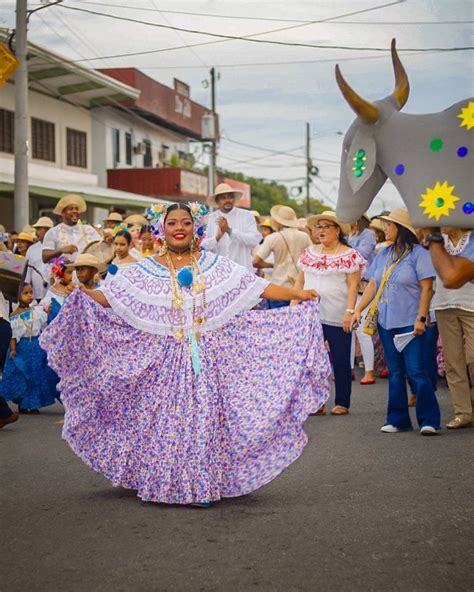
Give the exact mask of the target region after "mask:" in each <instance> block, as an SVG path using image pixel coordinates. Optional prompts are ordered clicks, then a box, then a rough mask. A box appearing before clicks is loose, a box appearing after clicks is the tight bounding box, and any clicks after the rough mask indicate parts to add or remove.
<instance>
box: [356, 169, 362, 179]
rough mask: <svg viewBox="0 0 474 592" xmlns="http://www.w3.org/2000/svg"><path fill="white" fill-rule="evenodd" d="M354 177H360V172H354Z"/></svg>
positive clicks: (358, 170)
mask: <svg viewBox="0 0 474 592" xmlns="http://www.w3.org/2000/svg"><path fill="white" fill-rule="evenodd" d="M354 176H355V177H361V176H362V171H361V170H360V169H357V170H356V171H354Z"/></svg>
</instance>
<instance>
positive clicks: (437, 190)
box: [420, 181, 460, 220]
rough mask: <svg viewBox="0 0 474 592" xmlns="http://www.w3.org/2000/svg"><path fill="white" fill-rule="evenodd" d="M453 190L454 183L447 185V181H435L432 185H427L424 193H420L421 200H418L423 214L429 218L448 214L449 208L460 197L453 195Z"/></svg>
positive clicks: (452, 206)
mask: <svg viewBox="0 0 474 592" xmlns="http://www.w3.org/2000/svg"><path fill="white" fill-rule="evenodd" d="M453 191H454V185H451V186H448V182H447V181H444V182H443V183H440V182H439V181H436V185H435V186H434V187H427V188H426V193H422V194H421V197H422V198H423V200H422V201H421V202H420V208H424V214H426V215H427V216H428V217H429V218H436V220H439V219H440V218H441V216H449V210H454V209H455V208H456V206H455V205H454V204H455V203H456V202H457V201H459V199H460V198H459V197H456V196H455V195H453Z"/></svg>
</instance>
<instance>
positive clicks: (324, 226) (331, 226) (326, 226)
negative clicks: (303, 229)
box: [315, 224, 337, 230]
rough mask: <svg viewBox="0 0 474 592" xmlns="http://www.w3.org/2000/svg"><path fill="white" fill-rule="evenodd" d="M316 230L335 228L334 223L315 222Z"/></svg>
mask: <svg viewBox="0 0 474 592" xmlns="http://www.w3.org/2000/svg"><path fill="white" fill-rule="evenodd" d="M315 228H316V229H317V230H327V229H328V228H337V226H336V224H316V227H315Z"/></svg>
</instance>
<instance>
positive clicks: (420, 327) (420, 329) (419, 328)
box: [413, 321, 426, 335]
mask: <svg viewBox="0 0 474 592" xmlns="http://www.w3.org/2000/svg"><path fill="white" fill-rule="evenodd" d="M425 331H426V323H423V321H415V325H414V327H413V334H414V335H423V333H424V332H425Z"/></svg>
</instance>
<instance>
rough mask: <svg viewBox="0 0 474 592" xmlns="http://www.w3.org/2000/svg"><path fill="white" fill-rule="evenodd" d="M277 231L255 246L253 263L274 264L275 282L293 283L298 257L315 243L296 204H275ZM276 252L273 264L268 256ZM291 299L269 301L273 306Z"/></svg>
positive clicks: (260, 264)
mask: <svg viewBox="0 0 474 592" xmlns="http://www.w3.org/2000/svg"><path fill="white" fill-rule="evenodd" d="M270 215H271V217H272V220H273V223H274V227H275V228H276V229H277V232H274V233H272V234H269V235H268V236H267V237H266V238H265V239H264V241H263V243H262V244H261V245H260V246H259V247H258V248H257V249H256V250H255V257H254V261H253V265H254V266H255V267H256V268H258V269H265V268H266V267H273V273H272V283H274V284H277V285H278V286H286V287H293V285H294V283H295V280H296V277H297V276H298V273H299V269H298V260H299V258H300V255H301V253H302V252H303V251H304V250H305V249H306V248H307V247H309V246H310V245H311V240H310V238H309V236H308V234H307V233H306V232H302V228H303V223H302V222H300V221H299V220H298V218H297V217H296V213H295V211H294V210H293V208H290V207H289V206H280V205H277V206H273V208H272V209H271V210H270ZM271 254H273V256H274V263H273V266H272V265H271V264H270V263H266V261H265V260H266V259H268V257H269V256H270V255H271ZM289 303H290V302H289V301H288V300H274V301H271V302H269V306H270V308H279V307H281V306H287V305H288V304H289Z"/></svg>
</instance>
